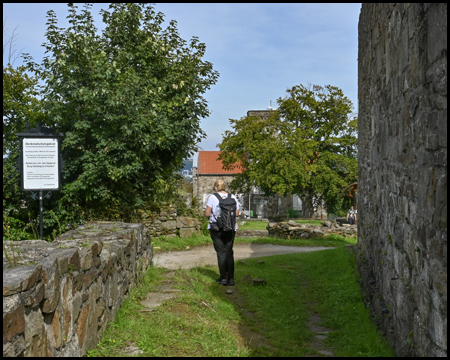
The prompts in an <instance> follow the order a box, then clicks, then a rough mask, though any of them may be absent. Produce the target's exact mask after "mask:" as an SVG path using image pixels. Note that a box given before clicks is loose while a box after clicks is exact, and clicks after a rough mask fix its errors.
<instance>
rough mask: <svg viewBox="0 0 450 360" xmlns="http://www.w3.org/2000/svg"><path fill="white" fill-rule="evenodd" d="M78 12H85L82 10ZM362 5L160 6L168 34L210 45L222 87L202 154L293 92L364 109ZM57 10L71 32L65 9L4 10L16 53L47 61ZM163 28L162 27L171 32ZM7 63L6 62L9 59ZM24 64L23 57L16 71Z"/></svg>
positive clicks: (95, 11)
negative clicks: (333, 95)
mask: <svg viewBox="0 0 450 360" xmlns="http://www.w3.org/2000/svg"><path fill="white" fill-rule="evenodd" d="M76 5H78V10H79V11H81V9H82V6H83V4H76ZM102 8H103V9H107V8H108V4H103V3H101V4H94V6H93V7H92V9H91V13H92V15H93V16H94V21H95V26H96V27H97V29H98V30H99V31H101V30H102V29H103V28H104V26H103V23H102V19H101V16H100V15H99V12H100V9H102ZM360 9H361V4H360V3H358V4H354V3H353V4H334V3H333V4H295V3H294V4H293V3H287V4H274V3H272V4H271V3H262V4H255V3H249V4H246V3H234V4H233V3H212V4H204V3H193V4H192V3H191V4H190V3H181V4H176V3H162V4H160V3H156V4H155V10H156V11H160V12H162V13H163V14H165V20H166V21H165V26H167V25H168V23H169V21H170V20H176V21H177V28H178V30H179V33H180V36H181V37H182V38H183V39H184V40H187V41H189V40H190V39H191V38H192V37H193V36H197V37H198V38H199V40H200V42H203V43H205V44H206V54H205V57H204V59H203V60H206V61H209V62H211V63H212V64H213V68H214V70H217V71H218V72H219V74H220V76H219V78H218V81H217V83H216V84H215V85H213V86H212V87H211V89H210V90H208V91H207V92H206V93H205V94H204V95H203V96H204V98H205V99H206V100H207V102H208V106H209V109H210V112H211V114H210V116H209V117H208V118H204V119H202V120H201V123H200V126H201V128H202V129H203V130H204V131H205V132H206V134H207V138H206V139H203V140H202V142H201V143H200V144H199V147H200V150H206V151H214V150H219V148H218V146H217V144H219V143H220V142H221V141H222V138H223V134H224V132H225V131H226V130H231V126H230V122H229V119H240V118H241V117H243V116H246V114H247V111H248V110H265V109H267V108H269V106H270V105H271V104H272V107H273V108H276V100H277V99H279V98H284V97H285V96H286V95H287V94H286V90H287V89H289V88H292V87H293V86H295V85H299V84H303V85H305V86H306V85H308V84H317V85H322V86H323V85H333V86H337V87H339V88H341V89H342V90H343V92H344V94H345V95H346V96H347V97H348V98H349V99H350V100H351V101H352V103H353V105H354V112H355V113H357V106H358V98H357V96H358V89H357V87H358V85H357V84H358V79H357V74H358V72H357V69H358V66H357V65H358V63H357V57H358V19H359V13H360ZM49 10H54V11H55V13H56V17H57V19H58V26H59V27H64V28H66V27H68V25H69V24H68V22H67V19H66V16H67V15H68V11H67V5H66V4H54V3H50V4H46V3H30V4H24V3H13V4H10V3H3V20H4V21H5V19H6V29H7V31H6V35H7V36H6V37H5V39H7V38H8V36H10V35H11V33H12V30H14V28H16V27H17V29H16V43H15V49H16V50H17V52H24V53H29V54H30V55H31V56H33V58H34V61H36V62H41V61H42V59H43V57H44V48H43V47H42V46H41V45H42V44H43V43H44V42H45V40H46V39H45V31H46V22H47V19H46V14H47V11H49ZM165 26H164V27H165ZM4 61H5V54H4ZM21 64H22V59H21V58H20V57H19V58H18V59H17V60H16V62H15V63H14V66H19V65H21Z"/></svg>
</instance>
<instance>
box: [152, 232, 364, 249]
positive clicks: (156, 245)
mask: <svg viewBox="0 0 450 360" xmlns="http://www.w3.org/2000/svg"><path fill="white" fill-rule="evenodd" d="M235 242H244V243H255V244H273V245H286V246H327V247H335V246H339V245H345V244H356V243H357V240H356V238H345V237H344V236H341V235H334V234H331V235H328V236H326V237H324V238H317V239H307V240H304V239H290V240H287V239H276V238H270V237H267V238H259V237H254V238H236V239H235ZM211 243H212V240H211V237H209V236H206V235H193V236H190V237H188V238H181V237H175V238H170V239H169V238H166V237H164V236H161V237H155V238H152V244H153V250H154V251H155V252H156V253H157V252H164V251H177V250H189V249H193V248H195V247H197V246H203V245H206V244H211Z"/></svg>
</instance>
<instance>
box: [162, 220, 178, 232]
mask: <svg viewBox="0 0 450 360" xmlns="http://www.w3.org/2000/svg"><path fill="white" fill-rule="evenodd" d="M161 228H165V229H167V230H176V229H177V222H176V221H174V220H170V221H166V222H165V223H163V224H161Z"/></svg>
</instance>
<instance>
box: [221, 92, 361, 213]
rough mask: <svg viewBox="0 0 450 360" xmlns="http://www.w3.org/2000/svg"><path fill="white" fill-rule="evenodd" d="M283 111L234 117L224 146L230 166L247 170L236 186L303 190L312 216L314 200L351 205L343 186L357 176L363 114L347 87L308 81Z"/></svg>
mask: <svg viewBox="0 0 450 360" xmlns="http://www.w3.org/2000/svg"><path fill="white" fill-rule="evenodd" d="M287 93H288V96H287V97H285V98H284V99H283V98H279V99H278V100H277V102H278V110H277V111H273V112H271V114H270V116H269V117H268V118H267V119H265V120H260V119H259V118H258V117H255V116H253V117H243V118H241V119H240V120H233V119H230V123H231V127H232V129H233V130H232V131H226V132H225V135H224V139H223V141H222V143H221V144H218V146H219V147H220V150H221V151H222V153H221V156H220V158H221V160H222V162H223V164H224V167H225V168H226V169H233V168H234V167H236V166H237V165H238V164H239V163H240V164H242V166H243V169H244V171H243V172H242V174H238V175H237V176H235V179H234V180H233V181H232V182H231V184H230V187H231V188H232V189H234V190H236V191H239V192H247V191H248V190H249V187H250V186H251V185H256V186H259V187H260V188H261V189H262V190H263V191H264V192H265V193H266V194H267V195H270V194H279V195H289V194H298V195H299V196H301V198H302V202H303V216H304V217H312V212H313V199H315V201H316V204H315V205H317V203H320V201H321V200H324V201H325V204H326V207H327V210H328V211H330V212H333V211H335V209H340V208H342V207H343V206H344V207H346V206H347V202H348V201H347V200H346V199H345V198H344V195H343V193H342V189H343V188H344V187H345V186H346V185H348V184H349V183H351V182H354V181H356V178H357V170H358V164H357V147H356V146H357V138H356V132H357V119H356V118H353V119H352V118H351V117H350V114H351V110H352V106H353V105H352V103H351V101H350V100H349V99H348V98H347V97H346V96H344V94H343V92H342V90H341V89H339V88H338V87H335V86H331V85H326V86H325V87H321V86H318V85H314V86H313V89H312V90H311V89H308V88H306V87H305V86H303V85H298V86H294V87H293V88H292V89H288V90H287Z"/></svg>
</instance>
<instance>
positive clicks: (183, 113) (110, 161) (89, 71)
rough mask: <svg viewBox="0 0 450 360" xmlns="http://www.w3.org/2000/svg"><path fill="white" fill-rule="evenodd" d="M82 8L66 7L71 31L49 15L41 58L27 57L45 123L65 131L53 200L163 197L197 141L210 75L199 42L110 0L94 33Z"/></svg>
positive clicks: (145, 11) (113, 202) (123, 202)
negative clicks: (38, 85)
mask: <svg viewBox="0 0 450 360" xmlns="http://www.w3.org/2000/svg"><path fill="white" fill-rule="evenodd" d="M90 7H91V6H90V5H89V4H87V5H86V6H85V7H84V9H83V10H82V11H81V14H79V13H77V7H76V6H74V5H73V4H68V11H69V15H68V19H69V23H70V24H71V25H70V27H69V28H67V29H62V28H58V27H57V18H56V15H55V13H54V11H49V12H48V13H47V19H48V22H47V24H48V28H47V32H46V38H47V42H46V43H45V44H44V45H43V46H44V47H45V48H46V53H47V54H49V55H48V56H46V57H45V58H44V60H43V62H42V64H37V63H35V62H34V61H33V59H32V58H31V57H30V56H29V55H28V54H26V55H25V61H26V63H27V67H28V69H29V70H31V71H33V72H34V73H35V74H36V76H37V77H38V79H40V80H42V81H43V82H44V85H43V86H42V87H41V88H40V95H41V96H42V99H43V100H42V101H43V109H44V112H45V118H46V119H47V120H46V121H47V124H48V125H51V126H54V127H55V128H56V130H57V131H58V132H62V133H64V139H63V140H62V156H63V159H64V162H65V173H64V185H63V189H62V191H61V195H62V198H61V201H62V202H63V203H67V204H69V203H71V204H76V205H80V206H81V207H82V208H84V209H85V210H87V209H98V210H99V211H100V210H101V209H110V208H117V207H120V208H121V209H122V210H124V209H133V208H136V206H141V205H143V202H144V200H145V199H153V200H155V199H157V198H158V195H164V194H167V192H168V189H169V188H170V186H171V185H173V184H174V183H175V180H176V178H177V175H176V174H175V171H176V170H179V169H180V166H181V164H182V160H183V159H184V158H187V157H190V156H191V155H192V154H193V152H194V151H195V150H196V145H197V144H198V142H199V141H200V140H201V138H203V137H205V134H204V132H203V131H202V130H201V128H200V125H199V123H200V119H201V118H202V117H206V116H208V115H209V110H208V108H207V103H206V101H205V99H204V98H203V97H202V94H203V93H204V92H205V91H206V90H208V89H209V88H210V86H211V85H213V84H215V83H216V81H217V77H218V73H217V71H214V70H213V67H212V64H211V63H209V62H207V61H204V60H202V58H203V57H204V54H205V50H206V46H205V44H203V43H200V42H199V40H198V38H196V37H194V38H192V39H191V40H190V43H189V44H188V43H187V42H186V41H185V40H183V39H181V38H180V36H179V34H178V31H177V29H176V21H171V22H170V24H169V26H168V27H167V28H166V29H163V28H162V27H161V24H162V23H163V20H164V15H163V14H162V13H161V12H159V13H156V12H155V11H154V8H153V6H152V5H146V4H132V3H128V4H123V3H121V4H111V5H110V6H109V10H101V14H102V15H103V22H104V23H105V25H106V27H105V29H104V30H103V31H102V33H101V34H100V35H99V34H97V29H96V28H95V26H94V20H93V18H92V16H91V13H90V11H89V9H90Z"/></svg>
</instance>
